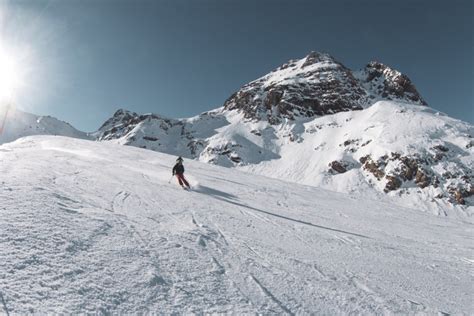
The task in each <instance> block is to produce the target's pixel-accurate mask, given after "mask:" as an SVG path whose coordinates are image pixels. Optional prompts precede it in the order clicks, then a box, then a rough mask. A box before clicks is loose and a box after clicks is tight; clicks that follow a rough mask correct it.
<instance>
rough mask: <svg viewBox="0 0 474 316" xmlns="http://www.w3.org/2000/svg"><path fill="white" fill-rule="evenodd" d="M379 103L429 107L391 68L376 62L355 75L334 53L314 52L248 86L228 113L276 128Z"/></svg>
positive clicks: (228, 106)
mask: <svg viewBox="0 0 474 316" xmlns="http://www.w3.org/2000/svg"><path fill="white" fill-rule="evenodd" d="M378 100H396V101H405V102H410V103H414V104H420V105H426V102H425V101H424V100H423V99H422V98H421V96H420V95H419V93H418V91H417V90H416V88H415V86H414V85H413V84H412V83H411V81H410V79H409V78H408V77H407V76H405V75H403V74H401V73H400V72H398V71H396V70H394V69H392V68H390V67H388V66H386V65H383V64H381V63H378V62H371V63H369V64H368V65H367V66H366V67H365V68H364V69H362V70H360V71H356V72H354V71H351V70H350V69H348V68H347V67H345V66H344V65H343V64H342V63H340V62H338V61H336V60H335V58H334V57H332V56H331V55H329V54H326V53H319V52H312V53H310V54H309V55H308V56H306V57H305V58H302V59H299V60H290V61H289V62H287V63H286V64H284V65H282V66H280V67H278V68H277V69H275V70H274V71H272V72H270V73H269V74H267V75H265V76H263V77H261V78H259V79H257V80H254V81H252V82H250V83H248V84H246V85H244V86H243V87H242V88H241V89H240V90H239V91H237V92H235V93H234V94H233V95H232V96H231V97H230V98H229V99H228V100H227V101H226V102H225V103H224V108H225V109H228V110H235V109H236V110H239V111H242V112H243V113H244V116H245V118H247V119H257V120H259V119H266V120H268V121H269V122H270V123H272V124H277V123H279V122H281V119H285V118H286V119H295V118H296V117H314V116H316V115H319V116H321V115H325V114H334V113H338V112H343V111H350V110H361V109H363V108H365V107H367V106H369V105H371V104H373V103H374V102H375V101H378Z"/></svg>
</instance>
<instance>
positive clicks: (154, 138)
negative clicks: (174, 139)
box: [143, 136, 158, 142]
mask: <svg viewBox="0 0 474 316" xmlns="http://www.w3.org/2000/svg"><path fill="white" fill-rule="evenodd" d="M143 139H144V140H149V141H151V142H156V141H157V140H158V138H156V137H152V136H143Z"/></svg>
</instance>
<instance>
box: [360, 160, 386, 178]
mask: <svg viewBox="0 0 474 316" xmlns="http://www.w3.org/2000/svg"><path fill="white" fill-rule="evenodd" d="M379 166H380V164H378V163H376V162H374V161H373V160H372V159H371V158H367V159H365V163H364V169H365V170H367V171H368V172H370V173H372V174H373V175H374V176H375V177H376V178H377V180H381V179H382V178H383V177H384V176H385V173H384V172H383V171H382V170H381V169H379Z"/></svg>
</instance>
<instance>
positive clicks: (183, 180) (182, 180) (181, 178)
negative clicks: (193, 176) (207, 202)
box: [176, 173, 189, 187]
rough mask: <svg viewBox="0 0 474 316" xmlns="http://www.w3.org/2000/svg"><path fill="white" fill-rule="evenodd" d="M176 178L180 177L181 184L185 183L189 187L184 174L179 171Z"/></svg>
mask: <svg viewBox="0 0 474 316" xmlns="http://www.w3.org/2000/svg"><path fill="white" fill-rule="evenodd" d="M176 178H178V182H179V185H180V186H183V183H184V185H185V186H187V187H189V183H188V181H187V180H186V179H185V178H184V174H182V173H177V174H176Z"/></svg>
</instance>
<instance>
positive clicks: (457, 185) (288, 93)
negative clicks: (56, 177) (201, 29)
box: [95, 53, 474, 214]
mask: <svg viewBox="0 0 474 316" xmlns="http://www.w3.org/2000/svg"><path fill="white" fill-rule="evenodd" d="M473 135H474V129H473V127H472V125H470V124H468V123H465V122H462V121H459V120H455V119H452V118H449V117H448V116H446V115H443V114H441V113H438V112H436V111H435V110H433V109H431V108H429V107H428V106H426V102H425V101H424V100H423V98H422V97H421V96H420V94H419V93H418V92H417V90H416V88H415V87H414V85H413V84H412V83H411V81H410V80H409V79H408V78H407V77H406V76H405V75H403V74H401V73H400V72H398V71H396V70H394V69H391V68H390V67H388V66H385V65H383V64H381V63H378V62H371V63H369V64H368V65H367V66H366V67H365V68H364V69H362V70H359V71H351V70H349V69H348V68H346V67H344V66H343V65H342V64H341V63H339V62H337V61H336V60H335V59H334V58H333V57H331V56H330V55H328V54H321V53H311V54H309V55H308V56H306V57H305V58H303V59H300V60H296V61H290V62H288V63H287V64H285V65H283V66H281V67H279V68H277V69H276V70H275V71H273V72H271V73H269V74H268V75H266V76H263V77H262V78H260V79H257V80H255V81H252V82H250V83H249V84H247V85H245V86H243V87H242V88H241V89H240V90H239V91H238V92H236V93H234V94H233V95H232V96H231V97H230V98H229V99H228V100H227V101H226V102H225V103H224V105H223V106H222V107H221V108H218V109H216V110H213V111H209V112H205V113H202V114H201V115H198V116H195V117H192V118H187V119H180V120H176V119H168V118H164V117H162V116H159V115H155V114H145V115H139V114H136V113H133V112H129V111H125V110H119V111H117V112H116V113H115V114H114V116H113V117H112V118H110V119H109V120H108V121H107V122H105V123H104V125H103V126H102V127H101V128H100V129H99V131H98V132H97V133H96V134H95V136H96V137H97V139H99V140H108V141H113V142H117V143H119V144H124V145H132V146H137V147H141V148H146V149H151V150H156V151H161V152H165V153H169V154H174V155H180V156H183V157H185V158H189V159H196V160H200V161H203V162H207V163H212V164H217V165H220V166H225V167H236V168H239V169H243V170H245V171H248V172H252V173H257V174H263V175H266V176H270V177H275V178H280V179H284V180H288V181H294V182H298V183H303V184H308V185H315V186H321V187H324V188H327V189H330V190H334V191H341V192H349V193H354V194H365V195H367V196H370V195H372V194H374V192H375V193H376V194H388V195H391V196H397V197H398V196H401V197H402V200H403V201H405V202H404V203H406V204H408V205H410V206H414V207H420V208H424V209H426V210H430V211H432V212H435V213H438V214H443V212H444V210H446V208H447V207H453V205H455V206H456V207H461V208H463V207H465V206H460V205H466V206H467V207H469V206H474V198H473V194H474V189H473V188H474V186H473V183H474V175H473V172H472V170H473V169H474V141H473V137H474V136H473Z"/></svg>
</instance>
